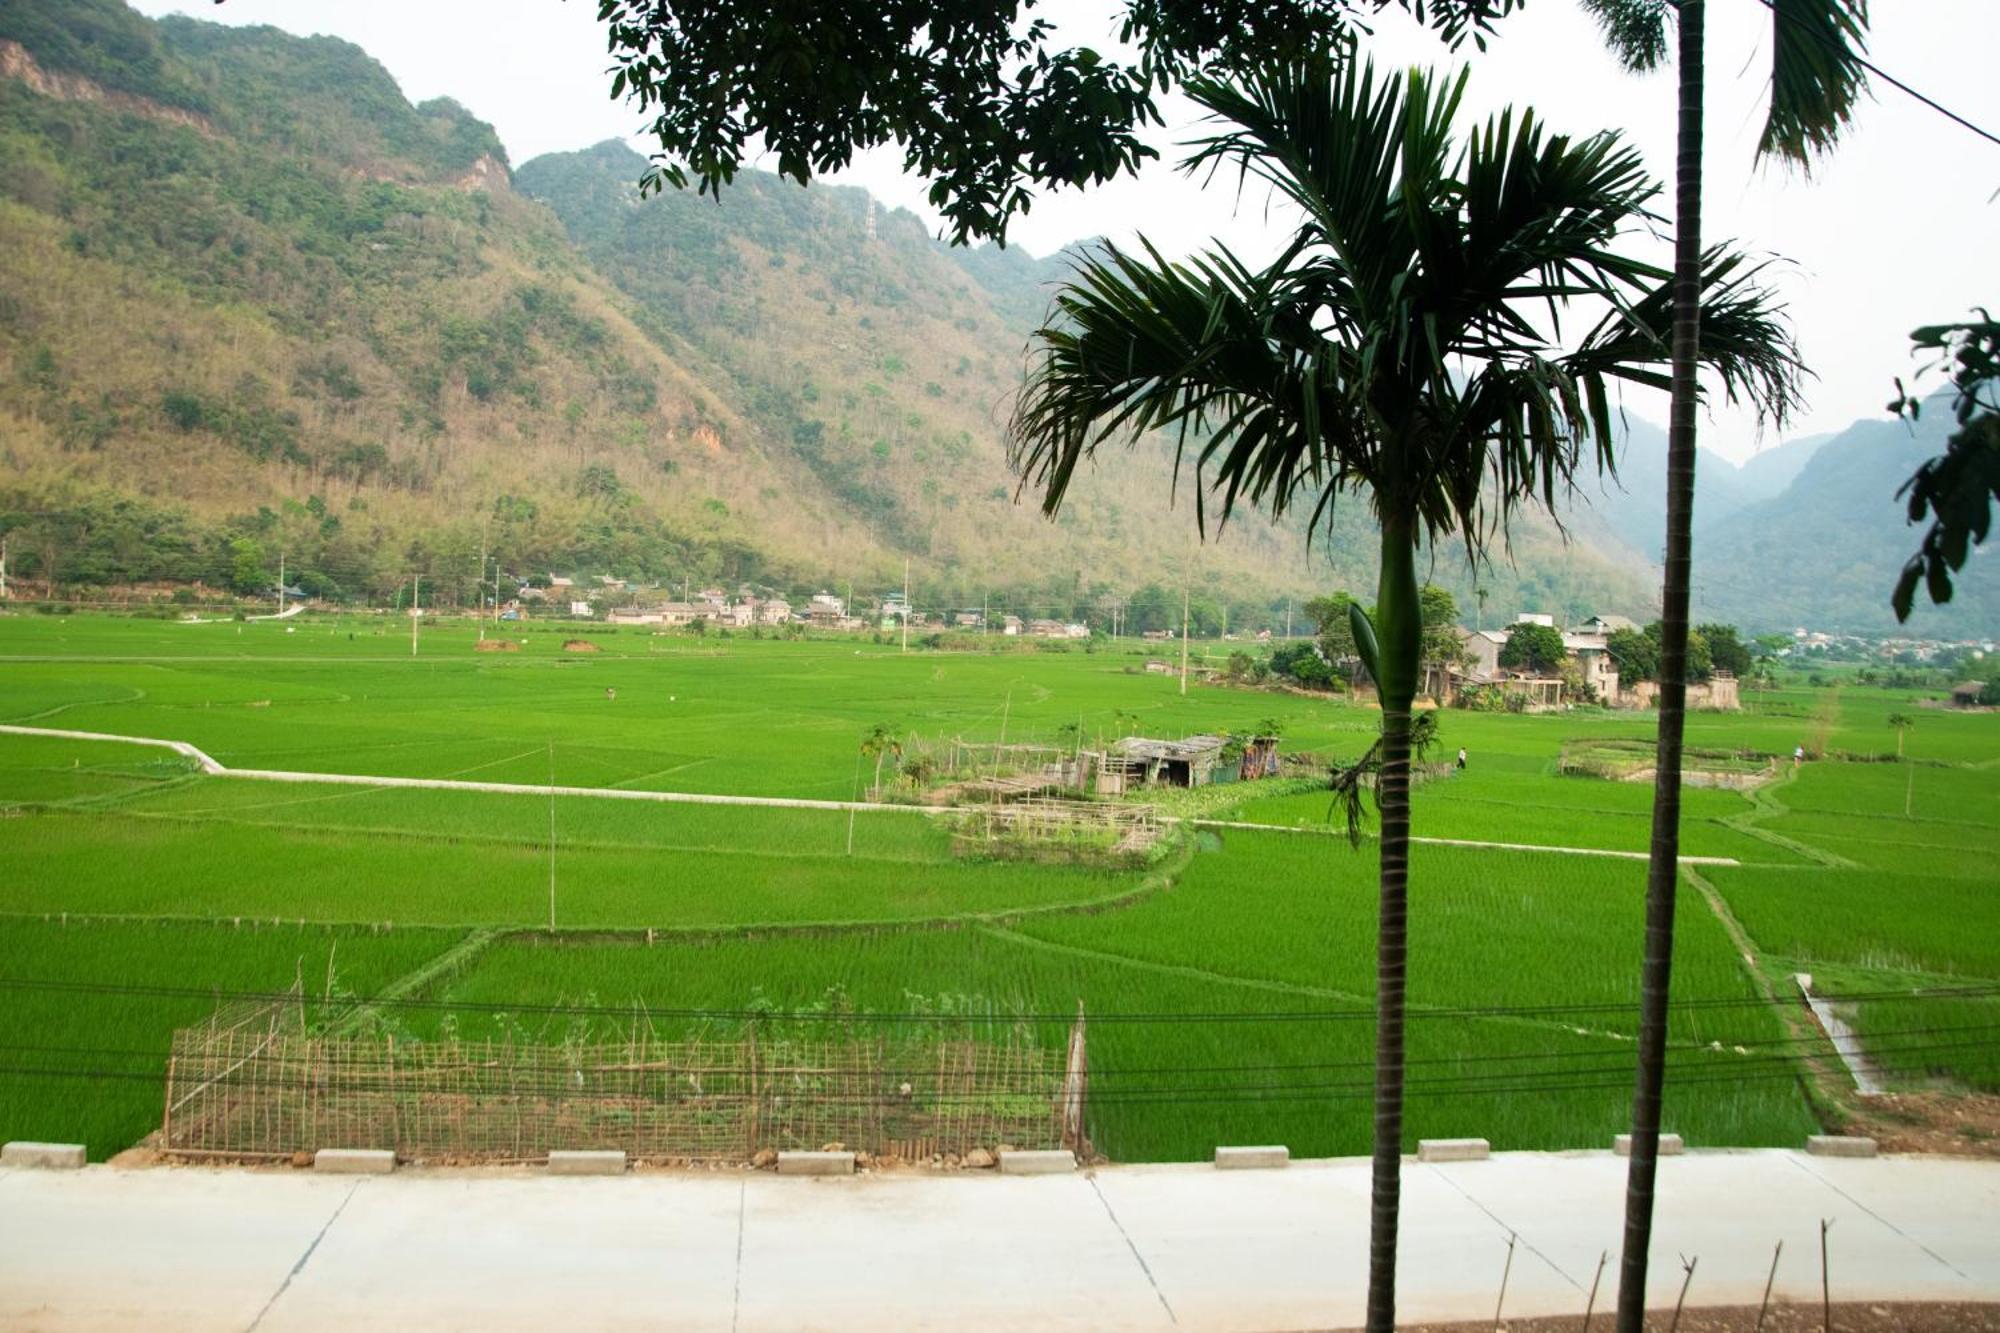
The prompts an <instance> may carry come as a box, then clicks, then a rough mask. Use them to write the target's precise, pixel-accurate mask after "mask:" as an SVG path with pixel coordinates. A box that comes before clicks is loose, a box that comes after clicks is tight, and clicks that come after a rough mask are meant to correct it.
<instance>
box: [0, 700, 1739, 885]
mask: <svg viewBox="0 0 2000 1333" xmlns="http://www.w3.org/2000/svg"><path fill="white" fill-rule="evenodd" d="M0 735H10V736H40V737H45V738H49V739H56V740H73V741H103V742H107V743H112V744H118V745H145V746H151V747H153V748H155V749H165V750H172V751H173V752H174V753H176V754H178V755H182V756H184V757H185V758H188V759H192V760H193V761H194V762H195V764H196V765H197V766H199V767H200V769H201V771H202V772H203V773H205V774H207V775H208V776H210V777H216V778H235V779H243V780H249V781H254V782H310V783H319V784H323V785H330V786H339V787H374V788H383V789H387V788H394V787H414V788H419V789H422V790H426V791H472V792H487V793H489V794H495V795H502V796H569V797H578V796H580V797H584V798H586V799H595V800H607V801H653V802H657V803H664V804H686V805H740V806H762V807H767V808H772V809H780V810H828V811H854V812H857V813H873V814H882V813H887V814H909V815H924V816H927V817H931V818H935V817H937V816H940V815H949V814H951V813H953V807H950V806H923V805H891V804H883V803H879V802H874V801H822V800H815V799H811V798H808V797H800V796H728V795H723V794H721V793H718V792H693V791H637V790H633V789H631V788H627V787H566V786H556V785H551V784H549V783H533V782H469V781H466V780H464V779H461V778H405V777H388V776H384V775H376V774H366V773H311V772H304V771H299V770H290V769H276V768H231V767H229V766H228V765H226V764H224V763H222V762H221V761H220V760H218V759H216V758H214V757H213V756H211V755H209V754H208V753H207V752H205V751H203V750H201V749H199V748H197V747H196V746H193V745H190V744H189V743H188V742H186V741H175V740H164V739H161V738H159V737H154V736H121V735H117V734H115V733H112V732H103V731H70V730H66V729H62V728H57V727H24V726H18V725H13V724H4V725H0ZM1161 819H1162V821H1163V822H1165V823H1170V824H1180V823H1186V824H1190V825H1192V826H1194V827H1195V828H1209V829H1244V830H1250V831H1254V832H1260V833H1295V834H1304V835H1307V836H1317V837H1329V836H1335V835H1336V834H1337V833H1338V830H1333V829H1311V828H1300V827H1298V826H1296V825H1290V824H1252V823H1245V822H1242V821H1238V820H1228V819H1187V818H1183V817H1181V816H1177V815H1163V816H1161ZM1410 841H1411V842H1417V843H1424V844H1426V845H1430V846H1439V847H1472V848H1479V849H1483V850H1487V851H1503V852H1541V853H1546V854H1549V855H1555V856H1595V857H1612V858H1615V859H1620V860H1632V861H1643V860H1645V859H1646V853H1645V852H1627V851H1617V850H1614V849H1610V848H1603V847H1555V846H1548V845H1544V844H1540V843H1525V842H1480V841H1473V840H1470V839H1463V838H1425V837H1413V838H1411V839H1410ZM1680 859H1681V862H1682V864H1684V865H1708V866H1733V865H1738V864H1741V863H1740V862H1738V861H1736V860H1735V859H1733V858H1731V857H1726V856H1683V857H1682V858H1680Z"/></svg>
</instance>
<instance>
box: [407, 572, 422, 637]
mask: <svg viewBox="0 0 2000 1333" xmlns="http://www.w3.org/2000/svg"><path fill="white" fill-rule="evenodd" d="M423 581H424V576H423V575H421V574H412V575H410V656H412V657H415V656H416V655H417V619H418V617H419V616H421V615H423V608H422V607H421V606H419V605H418V602H419V600H420V599H421V598H422V596H423V587H422V585H423Z"/></svg>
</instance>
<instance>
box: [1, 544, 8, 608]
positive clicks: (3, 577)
mask: <svg viewBox="0 0 2000 1333" xmlns="http://www.w3.org/2000/svg"><path fill="white" fill-rule="evenodd" d="M6 600H7V539H6V538H5V537H0V602H4V601H6Z"/></svg>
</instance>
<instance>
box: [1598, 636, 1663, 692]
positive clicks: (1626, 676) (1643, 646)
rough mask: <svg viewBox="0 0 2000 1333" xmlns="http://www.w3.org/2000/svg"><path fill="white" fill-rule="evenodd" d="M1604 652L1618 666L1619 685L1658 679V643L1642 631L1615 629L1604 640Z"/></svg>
mask: <svg viewBox="0 0 2000 1333" xmlns="http://www.w3.org/2000/svg"><path fill="white" fill-rule="evenodd" d="M1604 647H1605V651H1606V652H1608V653H1610V654H1611V660H1612V661H1614V662H1616V663H1617V664H1618V681H1619V684H1620V685H1632V684H1636V683H1637V682H1639V681H1642V680H1658V679H1659V678H1660V641H1659V640H1658V639H1656V638H1654V637H1653V636H1652V635H1650V634H1647V633H1645V632H1644V631H1642V630H1636V629H1615V630H1612V631H1611V633H1610V634H1608V635H1606V636H1605V639H1604Z"/></svg>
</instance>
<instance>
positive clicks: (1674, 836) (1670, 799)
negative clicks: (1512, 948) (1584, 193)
mask: <svg viewBox="0 0 2000 1333" xmlns="http://www.w3.org/2000/svg"><path fill="white" fill-rule="evenodd" d="M1702 17H1703V15H1702V0H1681V4H1680V12H1679V20H1678V22H1679V36H1680V146H1679V162H1678V165H1677V170H1676V180H1675V185H1676V191H1675V208H1674V293H1673V298H1674V335H1673V408H1672V417H1671V419H1670V421H1669V423H1668V431H1667V548H1666V577H1665V580H1664V583H1663V585H1662V588H1661V593H1660V601H1661V607H1660V695H1659V706H1660V719H1659V722H1660V729H1659V747H1658V752H1657V755H1656V757H1655V760H1654V764H1653V841H1652V855H1651V857H1650V860H1649V862H1648V865H1647V870H1646V954H1645V963H1644V965H1643V967H1642V969H1641V973H1640V980H1639V1068H1638V1078H1637V1080H1636V1086H1635V1087H1634V1089H1633V1093H1632V1161H1631V1167H1630V1169H1629V1171H1628V1173H1627V1175H1626V1185H1625V1245H1624V1251H1623V1254H1622V1256H1621V1258H1620V1267H1619V1274H1618V1328H1619V1331H1620V1333H1642V1331H1643V1329H1644V1326H1645V1322H1646V1261H1647V1258H1648V1252H1649V1250H1650V1249H1651V1247H1652V1241H1653V1184H1654V1178H1655V1176H1656V1175H1657V1173H1658V1169H1659V1163H1660V1105H1661V1090H1662V1088H1663V1086H1664V1084H1665V1082H1666V1072H1667V1069H1666V1064H1667V994H1668V988H1669V986H1670V984H1671V982H1672V980H1673V970H1674V890H1675V887H1676V884H1677V881H1678V879H1679V876H1680V829H1681V739H1682V732H1683V730H1684V729H1685V724H1686V721H1687V642H1688V590H1689V583H1690V573H1691V570H1692V567H1693V558H1694V538H1693V531H1692V524H1693V518H1694V463H1695V406H1696V404H1695V388H1696V385H1695V358H1696V355H1697V353H1698V351H1699V348H1700V325H1699V317H1700V313H1701V134H1702V110H1701V104H1702Z"/></svg>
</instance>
